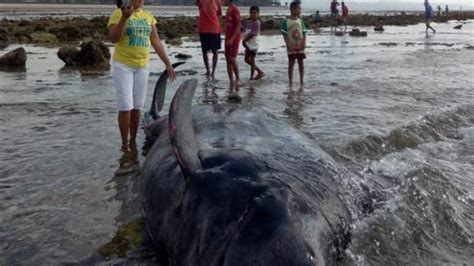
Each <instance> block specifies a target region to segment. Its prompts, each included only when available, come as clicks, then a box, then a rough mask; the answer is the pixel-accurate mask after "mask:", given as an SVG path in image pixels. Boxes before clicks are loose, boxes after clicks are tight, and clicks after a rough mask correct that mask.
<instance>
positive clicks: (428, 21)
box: [425, 0, 436, 34]
mask: <svg viewBox="0 0 474 266" xmlns="http://www.w3.org/2000/svg"><path fill="white" fill-rule="evenodd" d="M433 15H434V14H433V8H432V7H431V5H430V3H428V0H425V19H426V34H428V29H431V30H432V31H433V33H436V30H435V29H434V28H433V27H431V25H430V24H431V21H432V20H433Z"/></svg>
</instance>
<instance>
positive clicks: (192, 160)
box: [168, 79, 202, 177]
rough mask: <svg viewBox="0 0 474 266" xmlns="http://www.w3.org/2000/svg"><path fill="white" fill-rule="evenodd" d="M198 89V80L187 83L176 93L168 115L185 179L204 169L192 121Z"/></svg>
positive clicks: (174, 150) (172, 141) (175, 149)
mask: <svg viewBox="0 0 474 266" xmlns="http://www.w3.org/2000/svg"><path fill="white" fill-rule="evenodd" d="M196 87H197V79H190V80H187V81H185V82H184V83H183V84H182V85H181V86H180V87H179V89H178V90H177V91H176V94H175V95H174V97H173V101H172V102H171V106H170V111H169V115H168V128H169V135H170V140H171V145H172V148H173V153H174V155H175V157H176V160H177V161H178V164H179V166H180V167H181V170H182V171H183V173H184V174H185V177H187V176H189V174H190V173H192V172H195V171H196V170H199V169H202V166H201V161H200V160H199V157H198V151H199V144H198V142H197V140H196V136H195V134H194V128H193V125H192V121H191V105H192V100H193V96H194V92H195V91H196Z"/></svg>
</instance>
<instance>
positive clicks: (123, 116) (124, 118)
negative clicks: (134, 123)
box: [118, 111, 131, 149]
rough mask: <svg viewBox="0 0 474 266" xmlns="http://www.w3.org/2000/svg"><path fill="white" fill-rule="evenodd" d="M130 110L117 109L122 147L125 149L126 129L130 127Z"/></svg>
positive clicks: (126, 140)
mask: <svg viewBox="0 0 474 266" xmlns="http://www.w3.org/2000/svg"><path fill="white" fill-rule="evenodd" d="M130 113H131V112H130V111H119V113H118V124H119V129H120V136H121V137H122V149H127V142H128V131H129V129H130Z"/></svg>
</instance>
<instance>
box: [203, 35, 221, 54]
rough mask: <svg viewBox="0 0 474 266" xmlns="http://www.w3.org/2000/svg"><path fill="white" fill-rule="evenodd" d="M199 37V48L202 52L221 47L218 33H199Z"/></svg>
mask: <svg viewBox="0 0 474 266" xmlns="http://www.w3.org/2000/svg"><path fill="white" fill-rule="evenodd" d="M199 39H200V40H201V48H202V50H203V51H204V52H207V51H209V50H211V51H217V50H219V49H221V34H220V33H199Z"/></svg>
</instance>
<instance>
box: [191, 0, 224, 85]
mask: <svg viewBox="0 0 474 266" xmlns="http://www.w3.org/2000/svg"><path fill="white" fill-rule="evenodd" d="M196 5H197V6H198V7H199V25H198V28H199V39H200V40H201V49H202V58H203V60H204V65H205V66H206V74H205V75H206V77H207V79H208V80H209V79H212V80H215V76H214V73H215V71H216V66H217V59H218V58H217V51H218V50H219V49H221V24H220V21H219V18H220V17H221V16H222V9H221V4H220V1H219V0H196ZM209 51H212V72H211V71H210V70H209V57H208V56H207V53H208V52H209Z"/></svg>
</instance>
